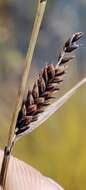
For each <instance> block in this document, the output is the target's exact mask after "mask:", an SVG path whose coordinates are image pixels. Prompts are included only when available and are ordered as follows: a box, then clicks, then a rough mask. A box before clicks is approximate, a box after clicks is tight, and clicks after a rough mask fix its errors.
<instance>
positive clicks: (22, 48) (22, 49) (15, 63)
mask: <svg viewBox="0 0 86 190" xmlns="http://www.w3.org/2000/svg"><path fill="white" fill-rule="evenodd" d="M36 5H37V0H36V1H34V0H29V1H28V0H0V123H1V125H0V148H4V146H5V144H6V142H7V135H8V131H9V125H10V121H11V117H12V113H13V110H14V107H15V101H16V96H17V92H18V87H19V84H20V80H21V75H22V71H23V67H24V60H25V55H26V52H27V47H28V43H29V40H30V35H31V31H32V26H33V22H34V18H35V12H36ZM77 31H83V32H86V0H82V1H81V0H76V1H75V0H72V1H71V0H64V1H62V0H58V1H57V0H53V1H52V0H49V1H48V4H47V8H46V12H45V15H44V20H43V23H42V26H41V30H40V34H39V38H38V41H37V45H36V49H35V53H34V57H33V62H32V65H31V71H30V77H29V79H28V85H30V87H31V85H32V84H33V82H34V80H35V79H36V78H37V75H38V73H39V71H40V70H41V68H43V67H44V65H45V64H46V62H48V63H52V62H53V63H57V55H58V53H59V51H60V49H61V47H62V46H63V43H64V42H65V40H66V39H67V38H68V37H69V36H71V34H72V33H74V32H77ZM81 43H82V44H83V45H82V47H80V48H79V49H78V51H75V52H74V54H75V56H76V58H75V60H73V61H72V62H71V64H70V65H69V68H68V72H67V76H66V77H65V82H64V84H63V85H61V91H60V92H59V93H58V94H57V98H59V97H61V96H62V94H64V93H65V92H66V91H67V90H69V89H70V88H71V87H72V86H74V84H76V83H77V82H78V81H79V80H80V79H81V78H83V77H84V76H86V62H85V60H86V37H84V38H83V40H82V41H81ZM85 114H86V85H84V86H83V87H81V88H80V90H78V92H77V93H76V94H75V95H74V96H73V97H72V98H71V99H70V100H69V101H68V102H67V103H66V104H65V105H64V106H63V107H62V108H61V109H60V110H59V112H58V113H55V114H54V115H53V116H52V117H51V118H50V119H48V121H46V122H45V123H44V124H43V125H42V126H41V127H40V128H38V129H37V130H35V131H33V132H32V134H30V135H28V136H26V137H24V138H23V139H21V140H20V141H19V142H18V143H17V144H16V146H15V148H14V152H13V153H14V155H15V156H16V157H18V158H19V159H22V160H24V161H25V162H27V163H29V164H30V165H32V166H34V167H35V168H37V169H38V170H40V171H41V172H42V173H43V174H44V175H47V176H50V177H52V178H53V179H54V180H56V181H58V183H60V184H61V185H62V186H63V187H64V189H65V190H69V189H70V190H74V189H76V190H82V189H83V190H84V189H86V116H85Z"/></svg>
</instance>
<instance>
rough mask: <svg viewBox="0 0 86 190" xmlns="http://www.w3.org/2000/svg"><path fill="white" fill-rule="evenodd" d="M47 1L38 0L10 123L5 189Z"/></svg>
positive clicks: (3, 175)
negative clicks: (18, 121)
mask: <svg viewBox="0 0 86 190" xmlns="http://www.w3.org/2000/svg"><path fill="white" fill-rule="evenodd" d="M46 3H47V0H42V1H41V0H38V6H37V13H36V17H35V22H34V26H33V30H32V35H31V39H30V44H29V48H28V51H27V56H26V62H25V67H24V73H23V75H22V80H21V84H20V88H19V91H18V96H17V100H16V107H15V110H14V113H13V117H12V121H11V125H10V130H9V136H8V144H7V146H6V148H5V149H7V150H6V151H4V158H3V163H2V169H1V174H0V185H1V186H3V189H4V186H5V181H6V175H7V170H8V164H9V159H10V154H11V147H12V139H13V136H14V132H15V126H16V121H17V117H18V113H19V110H20V108H21V105H22V101H23V97H24V93H25V88H26V84H27V80H28V74H29V69H30V65H31V61H32V57H33V53H34V49H35V45H36V41H37V37H38V33H39V29H40V25H41V22H42V18H43V15H44V11H45V7H46ZM8 154H9V155H8Z"/></svg>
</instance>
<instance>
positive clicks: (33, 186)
mask: <svg viewBox="0 0 86 190" xmlns="http://www.w3.org/2000/svg"><path fill="white" fill-rule="evenodd" d="M2 158H3V152H2V151H1V150H0V166H1V163H2ZM0 190H2V189H1V188H0ZM6 190H63V188H62V187H61V186H60V185H58V184H57V183H56V182H54V181H53V180H52V179H50V178H48V177H45V176H43V175H42V174H41V173H40V172H39V171H37V170H36V169H34V168H33V167H31V166H30V165H28V164H26V163H24V162H23V161H20V160H18V159H16V158H14V157H13V156H11V159H10V163H9V168H8V174H7V179H6Z"/></svg>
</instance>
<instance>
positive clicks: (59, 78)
mask: <svg viewBox="0 0 86 190" xmlns="http://www.w3.org/2000/svg"><path fill="white" fill-rule="evenodd" d="M83 34H84V33H82V32H77V33H75V34H73V35H72V37H71V38H69V39H68V40H67V41H66V43H65V45H64V47H63V50H62V51H61V52H60V54H59V57H58V63H57V65H56V66H54V65H53V64H48V65H46V66H45V67H44V69H42V71H41V73H40V74H39V77H38V79H37V81H36V82H35V83H34V85H33V88H32V91H31V90H28V95H27V98H26V100H25V101H24V102H23V104H22V107H21V110H20V112H19V115H18V119H17V124H16V129H15V133H16V135H19V134H21V133H24V132H25V133H26V130H28V129H29V128H30V124H31V123H32V122H35V121H37V120H38V117H39V114H41V115H42V114H43V112H45V107H47V106H49V105H50V104H51V102H49V100H50V99H53V98H55V96H54V93H56V92H58V91H59V90H60V88H59V84H60V83H62V82H63V76H64V74H65V73H66V69H67V66H66V65H67V63H68V62H69V61H70V60H72V59H73V58H74V56H66V54H69V53H71V52H72V51H73V50H75V49H77V48H78V47H79V45H78V44H76V41H78V40H79V39H80V38H81V37H82V36H83Z"/></svg>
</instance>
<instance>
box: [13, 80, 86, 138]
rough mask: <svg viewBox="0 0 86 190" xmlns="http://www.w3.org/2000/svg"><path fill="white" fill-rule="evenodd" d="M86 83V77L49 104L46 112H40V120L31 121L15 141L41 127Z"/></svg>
mask: <svg viewBox="0 0 86 190" xmlns="http://www.w3.org/2000/svg"><path fill="white" fill-rule="evenodd" d="M85 83H86V78H84V79H83V80H81V81H80V82H79V83H78V84H76V85H75V86H74V87H73V88H72V89H71V90H69V91H68V92H67V93H66V94H65V95H64V96H62V97H61V98H59V99H58V100H57V101H56V102H54V103H53V104H51V105H50V106H48V108H47V110H46V111H45V112H44V113H42V114H40V116H39V117H38V120H37V121H36V122H34V123H31V124H30V128H29V129H28V130H27V131H25V132H24V133H21V134H19V135H18V136H17V137H16V138H15V141H16V140H18V139H20V138H21V137H22V136H25V135H26V134H28V133H30V132H32V131H33V130H34V129H36V128H37V127H39V126H40V125H41V124H42V123H43V122H44V121H46V120H47V119H48V118H49V117H50V116H51V115H52V114H53V113H55V112H56V111H57V110H58V109H59V108H61V107H62V106H63V105H64V103H65V102H67V101H68V100H69V98H71V96H72V95H73V94H75V93H76V91H77V90H78V89H79V88H80V87H81V86H82V85H83V84H85Z"/></svg>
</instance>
